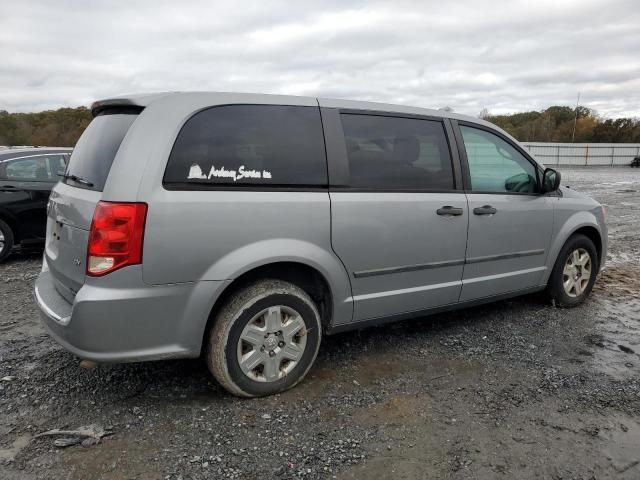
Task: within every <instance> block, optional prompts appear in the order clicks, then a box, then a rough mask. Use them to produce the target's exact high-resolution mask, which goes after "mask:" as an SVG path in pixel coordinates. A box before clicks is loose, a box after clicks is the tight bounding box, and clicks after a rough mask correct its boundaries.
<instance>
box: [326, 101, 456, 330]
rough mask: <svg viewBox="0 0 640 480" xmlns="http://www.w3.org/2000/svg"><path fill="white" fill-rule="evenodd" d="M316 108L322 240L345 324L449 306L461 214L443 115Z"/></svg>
mask: <svg viewBox="0 0 640 480" xmlns="http://www.w3.org/2000/svg"><path fill="white" fill-rule="evenodd" d="M322 110H323V126H324V129H325V137H326V140H327V155H328V160H329V177H330V178H329V181H330V197H331V216H332V218H331V220H332V236H331V241H332V246H333V249H334V251H335V252H336V254H337V255H338V256H339V257H340V259H341V260H342V262H343V263H344V265H345V267H346V269H347V271H348V273H349V275H350V279H351V284H352V291H353V297H352V300H353V303H354V321H362V320H369V319H375V318H379V317H388V316H393V315H399V314H403V313H409V312H416V311H420V310H426V309H430V308H433V307H439V306H443V305H449V304H454V303H456V302H457V301H458V297H459V295H460V289H461V280H462V270H463V264H464V255H465V248H466V242H467V222H468V212H467V202H466V197H465V195H464V192H463V191H462V190H461V189H458V188H457V187H460V184H459V183H456V177H457V176H458V175H457V168H455V167H454V165H455V164H454V162H453V158H452V151H451V149H450V146H449V137H448V136H447V133H446V129H447V128H448V124H445V122H446V120H443V119H432V118H424V117H411V116H402V115H394V114H388V113H372V112H362V111H344V110H343V111H338V110H337V109H327V108H323V109H322ZM455 155H456V160H457V153H455Z"/></svg>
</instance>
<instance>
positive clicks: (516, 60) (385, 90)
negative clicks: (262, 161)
mask: <svg viewBox="0 0 640 480" xmlns="http://www.w3.org/2000/svg"><path fill="white" fill-rule="evenodd" d="M638 24H640V4H639V3H638V2H636V1H628V0H620V1H607V0H583V1H569V0H567V1H562V0H555V1H550V0H541V1H537V2H531V1H524V0H519V1H507V2H487V1H473V0H460V1H458V2H447V3H445V2H434V1H409V0H395V1H394V2H389V1H373V0H372V1H337V0H336V1H333V0H329V1H300V2H285V1H269V0H265V1H259V2H211V1H201V2H168V1H167V2H164V1H151V0H145V1H136V2H111V1H106V0H105V1H92V2H86V1H82V0H61V1H58V2H49V1H46V0H32V1H30V2H3V3H2V4H0V51H1V52H2V60H0V109H6V110H9V111H38V110H43V109H48V108H56V107H60V106H75V105H88V104H90V103H91V102H92V101H93V100H96V99H99V98H104V97H108V96H113V95H117V94H121V93H130V92H146V91H164V90H217V91H251V92H264V93H282V94H294V95H310V96H331V97H341V98H349V99H363V100H375V101H381V102H391V103H404V104H410V105H415V106H424V107H435V108H437V107H442V106H445V105H448V106H450V107H452V108H453V109H454V110H456V111H458V112H463V113H469V114H477V113H478V112H479V111H480V110H481V109H482V108H487V109H489V111H491V112H493V113H504V112H512V111H523V110H530V109H542V108H545V107H547V106H549V105H552V104H564V105H572V104H573V103H575V99H576V96H577V93H578V91H579V92H581V99H582V100H581V103H583V104H584V105H585V106H590V107H594V108H596V109H597V110H598V112H599V113H601V114H602V115H605V116H610V117H617V116H640V56H638V51H640V35H638V33H637V25H638Z"/></svg>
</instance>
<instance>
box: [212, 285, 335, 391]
mask: <svg viewBox="0 0 640 480" xmlns="http://www.w3.org/2000/svg"><path fill="white" fill-rule="evenodd" d="M321 336H322V326H321V322H320V314H319V313H318V308H317V307H316V305H315V303H314V302H313V300H312V299H311V297H309V295H308V294H307V293H306V292H305V291H304V290H302V289H301V288H299V287H298V286H296V285H294V284H291V283H288V282H284V281H281V280H261V281H258V282H256V283H253V284H251V285H248V286H246V287H244V288H242V289H241V290H239V291H238V292H237V293H235V294H234V295H233V296H232V297H231V298H230V299H229V301H228V302H227V303H226V304H225V305H224V306H223V307H222V309H221V310H220V312H219V313H218V315H217V318H216V319H215V324H214V327H213V328H212V329H211V331H210V334H209V338H208V342H207V354H206V360H207V365H208V367H209V370H210V371H211V373H212V374H213V376H214V377H215V378H216V380H218V382H219V383H220V384H221V385H222V386H223V387H224V388H226V389H227V390H228V391H229V392H231V393H232V394H234V395H238V396H242V397H261V396H265V395H271V394H274V393H278V392H282V391H284V390H287V389H289V388H291V387H293V386H294V385H296V384H297V383H298V382H300V380H302V379H303V378H304V376H305V375H306V374H307V372H308V371H309V369H310V368H311V365H312V364H313V362H314V360H315V358H316V355H317V354H318V349H319V347H320V339H321Z"/></svg>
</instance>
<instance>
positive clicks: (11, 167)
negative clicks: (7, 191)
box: [5, 155, 51, 182]
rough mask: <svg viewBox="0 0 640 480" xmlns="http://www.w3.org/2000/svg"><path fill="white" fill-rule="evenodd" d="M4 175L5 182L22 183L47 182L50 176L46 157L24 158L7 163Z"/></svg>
mask: <svg viewBox="0 0 640 480" xmlns="http://www.w3.org/2000/svg"><path fill="white" fill-rule="evenodd" d="M5 175H6V177H7V180H14V181H23V182H49V181H51V175H50V171H49V166H48V164H47V157H46V156H44V155H39V156H37V157H35V156H34V157H25V158H20V159H18V160H12V161H9V162H7V166H6V170H5Z"/></svg>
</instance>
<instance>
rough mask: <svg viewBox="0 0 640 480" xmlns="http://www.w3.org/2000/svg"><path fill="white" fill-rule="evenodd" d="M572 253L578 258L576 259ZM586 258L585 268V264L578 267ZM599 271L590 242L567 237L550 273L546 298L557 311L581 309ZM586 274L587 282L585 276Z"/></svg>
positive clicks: (598, 262) (577, 237)
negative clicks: (547, 297) (573, 308)
mask: <svg viewBox="0 0 640 480" xmlns="http://www.w3.org/2000/svg"><path fill="white" fill-rule="evenodd" d="M575 252H577V255H578V257H575V255H576V253H575ZM585 254H587V255H588V257H589V259H588V260H589V264H588V268H587V264H586V263H585V264H584V265H582V266H581V265H580V264H581V263H584V262H586V258H587V257H586V256H585ZM574 266H575V267H576V268H573V267H574ZM565 267H566V270H565ZM599 269H600V260H599V258H598V253H597V251H596V247H595V245H594V244H593V242H592V241H591V239H589V238H588V237H586V236H585V235H582V234H577V235H573V236H571V237H569V240H567V242H566V243H565V244H564V246H563V247H562V250H560V253H559V254H558V258H557V259H556V263H555V265H554V266H553V270H552V271H551V276H550V277H549V283H548V285H547V294H548V296H549V297H550V299H551V300H552V301H554V302H555V305H556V306H557V307H562V308H571V307H575V306H577V305H580V304H581V303H582V302H584V301H585V299H586V298H587V297H588V296H589V293H591V289H592V288H593V284H594V283H595V281H596V276H597V274H598V271H599ZM587 270H588V272H589V276H588V278H587V277H586V274H585V272H586V271H587Z"/></svg>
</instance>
